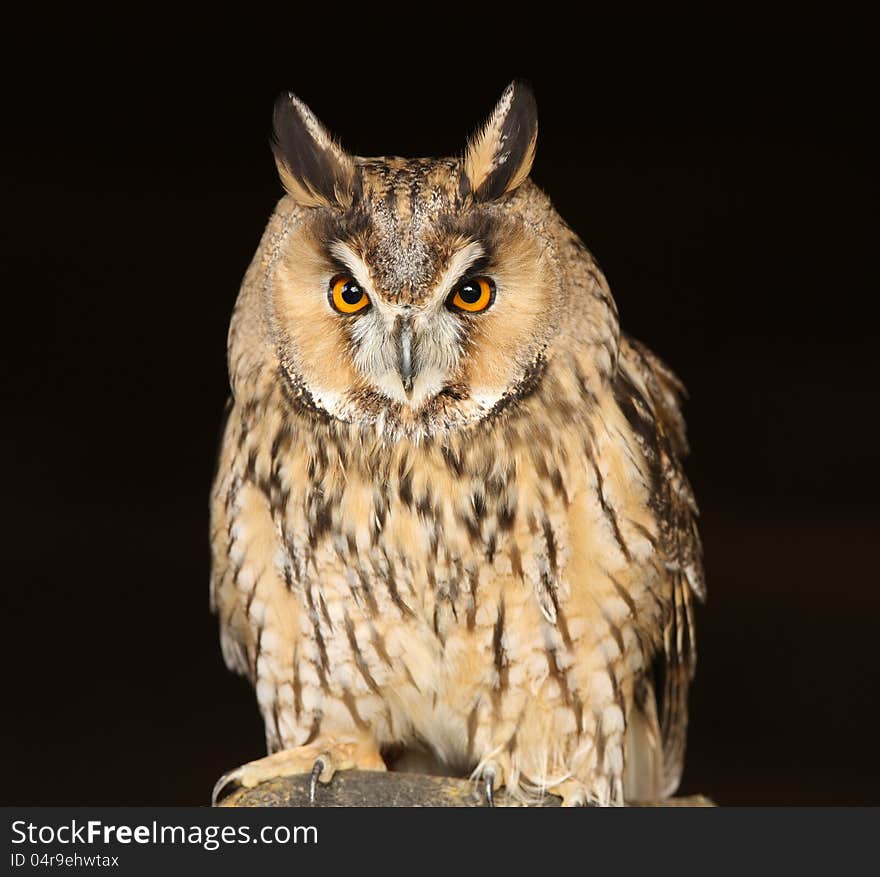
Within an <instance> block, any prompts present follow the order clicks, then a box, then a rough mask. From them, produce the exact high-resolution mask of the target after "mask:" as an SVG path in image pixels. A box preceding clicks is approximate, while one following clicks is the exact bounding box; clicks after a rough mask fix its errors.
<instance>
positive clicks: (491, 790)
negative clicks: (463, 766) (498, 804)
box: [483, 767, 495, 807]
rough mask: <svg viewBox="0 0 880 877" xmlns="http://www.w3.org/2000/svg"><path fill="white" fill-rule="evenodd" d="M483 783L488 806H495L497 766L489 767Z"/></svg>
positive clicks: (484, 774)
mask: <svg viewBox="0 0 880 877" xmlns="http://www.w3.org/2000/svg"><path fill="white" fill-rule="evenodd" d="M483 783H484V786H485V790H486V806H487V807H494V806H495V768H494V767H489V768H487V769H486V770H485V771H484V772H483Z"/></svg>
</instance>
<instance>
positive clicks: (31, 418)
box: [0, 2, 880, 804]
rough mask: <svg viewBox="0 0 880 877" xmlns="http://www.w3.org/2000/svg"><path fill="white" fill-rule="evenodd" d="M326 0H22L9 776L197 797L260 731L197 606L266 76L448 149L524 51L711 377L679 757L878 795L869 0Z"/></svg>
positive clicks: (574, 172)
mask: <svg viewBox="0 0 880 877" xmlns="http://www.w3.org/2000/svg"><path fill="white" fill-rule="evenodd" d="M316 5H317V6H318V7H320V10H316V8H315V7H314V6H312V5H311V4H310V5H309V6H305V5H304V4H299V3H289V4H287V6H286V7H283V8H282V9H280V10H275V11H273V12H271V13H270V12H269V11H268V10H262V9H260V8H258V7H257V6H255V5H253V6H251V7H249V8H246V9H244V10H242V11H240V12H239V13H238V14H233V13H231V12H228V11H226V8H225V7H223V6H221V5H219V4H216V5H214V6H211V7H206V8H204V9H196V8H195V7H192V6H187V7H186V8H185V9H184V7H183V5H182V4H181V7H180V8H179V9H177V10H176V11H173V13H172V14H167V11H166V14H163V15H160V13H159V11H158V10H157V8H156V7H155V6H151V7H149V8H146V7H144V8H139V7H138V6H137V5H127V6H126V11H125V12H119V11H118V10H116V11H114V10H113V9H111V8H109V7H108V8H107V9H106V10H104V11H103V12H102V11H99V10H98V9H97V8H96V7H93V6H90V7H89V9H90V11H89V14H88V15H87V16H86V14H85V12H83V10H82V9H81V8H80V7H79V5H78V4H76V5H75V4H69V7H65V8H61V9H50V8H49V7H40V8H39V10H38V13H37V14H38V16H39V18H36V17H32V18H31V19H30V20H28V21H24V20H18V19H14V18H12V19H9V20H8V21H7V25H8V27H7V28H5V29H6V30H7V37H8V38H9V42H10V47H9V48H11V49H12V52H11V53H10V52H7V53H6V54H5V59H6V60H5V67H6V69H5V71H4V80H5V88H4V92H5V94H6V95H7V97H6V100H5V106H4V107H3V110H2V120H3V125H4V129H5V130H4V135H3V147H4V158H3V161H2V168H0V174H2V178H3V183H2V185H3V189H2V191H3V209H2V224H3V225H2V239H3V242H4V247H5V249H7V252H6V253H5V254H4V257H3V271H4V275H5V277H4V282H3V296H4V318H3V320H2V337H3V339H4V354H5V356H6V357H7V358H8V364H7V366H6V369H5V373H4V404H3V407H2V422H0V427H2V428H0V442H2V445H0V449H2V452H3V461H4V465H3V494H4V497H5V499H6V502H5V503H4V504H3V509H4V512H3V521H2V531H3V533H4V534H5V535H6V538H5V539H4V543H5V544H4V550H3V565H2V577H3V579H2V592H0V593H2V595H3V596H2V600H3V603H4V607H5V608H4V609H3V622H4V636H3V645H4V650H5V652H6V657H5V664H4V697H3V703H4V716H3V719H2V745H0V767H2V771H0V775H2V777H3V784H2V792H0V799H2V800H4V801H6V802H8V803H13V802H15V803H44V804H48V803H104V804H123V803H125V804H135V803H180V804H187V803H201V802H204V801H206V800H207V797H208V794H209V790H210V788H211V785H212V783H213V781H214V779H215V778H216V777H217V775H219V774H220V773H221V772H222V771H223V770H225V769H227V768H229V767H232V766H234V765H236V764H239V763H241V762H243V761H245V760H248V759H250V758H254V757H257V756H259V755H260V754H262V752H263V746H264V743H263V735H262V728H261V723H260V720H259V717H258V713H257V709H256V702H255V698H254V696H253V694H252V692H251V691H250V690H249V688H248V686H247V685H246V684H245V683H244V682H243V681H241V680H240V679H237V678H234V677H232V676H231V675H230V674H229V673H228V672H227V671H226V670H225V669H224V667H223V664H222V660H221V656H220V651H219V645H218V642H217V633H216V626H215V622H214V619H213V618H211V617H210V615H209V614H208V547H207V494H208V490H209V483H210V478H211V471H212V466H213V461H214V454H215V448H216V442H217V433H218V429H219V425H220V418H221V409H222V407H223V403H224V400H225V396H226V392H227V381H226V371H225V361H224V356H225V342H226V328H227V323H228V318H229V314H230V311H231V308H232V304H233V301H234V299H235V295H236V292H237V287H238V283H239V281H240V279H241V276H242V274H243V272H244V270H245V268H246V266H247V264H248V261H249V259H250V257H251V255H252V254H253V252H254V250H255V248H256V245H257V242H258V239H259V236H260V233H261V231H262V228H263V226H264V224H265V222H266V220H267V219H268V217H269V214H270V212H271V210H272V208H273V205H274V203H275V201H276V199H277V198H278V197H279V195H280V187H279V185H278V183H277V180H276V177H275V171H274V166H273V162H272V159H271V155H270V152H269V149H268V145H267V141H268V135H269V124H270V116H271V107H272V102H273V100H274V98H275V96H276V94H277V93H278V92H279V91H281V90H282V89H288V88H290V89H293V90H295V91H296V92H297V93H298V94H299V95H300V96H301V97H303V98H304V99H305V100H306V101H307V102H308V103H309V104H310V105H311V106H312V108H313V109H314V110H315V112H316V113H317V114H318V115H319V116H320V117H321V118H322V119H323V120H324V121H325V122H326V123H327V125H328V126H329V127H330V128H331V129H332V130H333V131H334V132H336V133H337V134H338V135H339V136H340V137H341V139H342V141H343V143H344V144H345V145H346V146H347V147H348V148H349V149H350V150H351V151H353V152H357V153H360V154H383V153H385V154H393V153H397V154H403V155H420V154H450V153H454V152H457V151H459V150H460V149H461V147H462V146H463V143H464V138H465V136H466V135H467V134H468V133H469V132H470V130H471V129H472V128H473V127H474V126H475V125H476V124H477V123H478V122H480V121H482V119H483V118H484V117H485V116H486V115H487V114H488V112H489V111H490V109H491V107H492V106H493V104H494V102H495V100H496V99H497V97H498V95H499V94H500V92H501V90H502V89H503V87H504V86H505V84H506V83H507V82H508V81H509V80H510V79H511V78H513V77H514V76H521V77H525V78H527V79H529V80H531V82H532V83H533V85H534V88H535V91H536V94H537V98H538V105H539V110H540V114H541V134H540V137H539V146H538V157H537V160H536V163H535V167H534V173H533V176H534V178H535V180H536V181H537V182H538V184H539V185H541V186H542V187H543V188H545V189H546V190H547V191H548V192H549V193H550V194H551V196H552V197H553V199H554V202H555V203H556V205H557V207H558V209H559V211H560V212H561V214H562V215H563V216H564V217H565V218H566V219H567V220H568V221H569V222H570V223H571V224H572V225H573V226H574V227H575V228H576V229H577V230H578V232H579V233H580V234H581V236H582V237H583V238H584V240H585V241H586V243H587V245H588V246H589V247H590V248H591V249H592V250H593V252H595V254H596V255H597V257H598V259H599V261H600V262H601V264H602V266H603V268H604V270H605V272H606V274H607V276H608V278H609V281H610V283H611V287H612V289H613V291H614V293H615V296H616V298H617V302H618V305H619V308H620V312H621V319H622V323H623V325H624V327H625V328H626V330H627V331H629V332H630V333H632V334H634V335H635V336H637V337H639V338H640V339H642V340H643V341H645V342H646V343H648V344H649V345H650V346H651V347H652V348H654V349H655V350H656V351H657V352H658V353H659V354H660V355H661V356H663V357H664V358H665V359H666V360H667V361H668V362H669V363H670V364H671V365H672V366H673V367H674V368H675V369H676V370H677V371H678V372H679V374H680V375H681V376H682V378H683V379H684V381H685V382H686V384H687V385H688V387H689V389H690V395H691V400H690V402H689V404H688V407H687V412H686V413H687V417H688V421H689V426H690V435H691V440H692V445H693V448H694V451H693V455H692V459H691V460H690V463H689V472H690V474H691V477H692V480H693V482H694V486H695V489H696V492H697V496H698V499H699V500H700V504H701V509H702V516H703V525H702V532H703V535H704V541H705V548H706V562H707V568H708V581H709V589H710V599H709V602H708V604H707V605H706V606H705V608H704V609H702V610H701V611H700V613H699V618H698V621H699V634H700V666H699V670H698V675H697V681H696V684H695V686H694V689H693V696H692V725H691V733H690V750H689V759H688V764H687V770H686V773H685V778H684V784H683V787H682V791H683V792H705V793H708V794H712V795H714V796H715V797H716V799H717V800H718V801H719V802H721V803H728V804H733V803H819V802H826V803H829V802H830V803H865V802H875V803H876V802H877V801H878V799H880V757H878V751H880V747H878V745H877V742H876V741H877V724H878V703H877V691H878V687H877V682H878V680H877V675H878V674H877V663H878V662H877V638H878V623H877V618H878V610H880V599H878V584H880V582H878V567H877V541H878V536H880V533H878V526H877V525H878V508H877V495H878V487H880V476H878V471H877V465H876V461H877V451H876V440H877V439H876V436H877V421H878V417H877V376H878V369H877V365H876V360H875V357H876V347H877V342H876V322H875V316H876V313H875V311H876V309H875V307H874V297H875V295H876V291H877V288H878V284H877V280H878V278H877V266H876V257H875V255H874V247H873V244H874V235H875V234H876V204H877V178H876V171H875V166H876V156H877V152H876V143H875V142H874V141H873V140H872V137H871V135H872V131H871V130H870V121H871V115H872V114H873V113H874V111H875V106H874V105H875V102H876V93H875V91H874V87H873V83H872V81H871V80H872V78H873V74H874V73H875V71H874V70H872V69H871V68H872V65H871V58H870V56H871V53H872V52H873V51H874V49H873V43H874V41H875V36H876V29H875V28H874V26H873V23H872V22H871V21H870V20H869V19H868V18H867V17H866V15H865V14H863V12H862V11H861V8H860V7H859V6H858V5H853V4H849V5H847V4H828V5H827V7H825V6H821V5H818V4H810V3H807V4H798V5H797V6H795V5H791V6H780V5H774V6H772V7H771V8H769V9H767V8H764V7H766V4H760V5H757V4H756V5H755V6H754V8H753V9H752V10H748V9H747V7H746V6H744V5H743V4H714V5H712V6H711V7H710V8H711V9H712V10H713V11H712V12H707V11H706V9H705V8H703V7H700V6H698V5H693V6H690V5H688V4H681V3H672V4H669V3H667V4H663V11H662V13H661V12H660V11H657V10H658V9H659V7H660V4H657V5H656V6H645V7H639V6H637V5H633V4H614V5H610V4H599V5H596V4H590V3H584V4H577V11H574V4H571V5H569V6H568V7H563V6H559V7H555V6H553V5H552V4H548V3H541V4H534V5H533V6H532V7H531V8H526V9H515V8H514V7H513V5H512V4H511V5H510V6H509V7H501V6H495V7H484V6H481V5H480V4H476V3H469V4H466V5H463V6H461V7H459V6H457V5H447V6H436V7H429V6H427V5H424V4H416V3H414V2H413V3H411V4H408V5H403V4H394V3H391V4H382V6H381V7H378V6H377V7H375V8H373V9H370V10H369V16H365V15H361V16H356V15H354V14H353V13H351V12H350V11H349V10H347V9H345V8H343V7H342V6H339V5H334V4H330V3H327V4H316ZM864 8H865V9H866V8H867V5H866V6H865V7H864ZM652 10H654V11H652Z"/></svg>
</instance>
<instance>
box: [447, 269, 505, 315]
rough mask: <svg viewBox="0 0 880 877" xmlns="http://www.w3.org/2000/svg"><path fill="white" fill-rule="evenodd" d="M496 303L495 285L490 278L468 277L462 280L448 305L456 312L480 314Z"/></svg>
mask: <svg viewBox="0 0 880 877" xmlns="http://www.w3.org/2000/svg"><path fill="white" fill-rule="evenodd" d="M493 301H495V284H494V283H493V282H492V281H491V280H490V279H489V278H488V277H468V278H466V279H465V280H460V281H459V282H458V283H457V284H456V286H455V289H453V290H452V293H451V294H450V296H449V298H448V299H447V300H446V304H447V305H448V306H449V307H450V308H452V309H453V310H456V311H465V312H466V313H469V314H478V313H480V311H485V310H486V308H488V307H489V306H490V305H491V304H492V302H493Z"/></svg>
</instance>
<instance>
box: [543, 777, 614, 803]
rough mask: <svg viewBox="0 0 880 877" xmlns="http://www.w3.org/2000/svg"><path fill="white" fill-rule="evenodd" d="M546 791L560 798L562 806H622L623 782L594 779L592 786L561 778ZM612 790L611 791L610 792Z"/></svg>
mask: <svg viewBox="0 0 880 877" xmlns="http://www.w3.org/2000/svg"><path fill="white" fill-rule="evenodd" d="M547 791H548V792H549V793H550V794H551V795H558V796H559V797H560V798H562V806H563V807H622V806H623V784H622V782H621V781H620V780H615V781H614V782H613V783H611V782H609V781H608V780H607V779H605V778H600V779H599V780H595V781H594V783H593V785H592V786H587V785H586V784H585V783H583V782H581V781H580V780H576V779H568V780H563V781H562V782H561V783H557V784H556V785H555V786H550V787H549V788H548V789H547ZM612 792H613V793H612Z"/></svg>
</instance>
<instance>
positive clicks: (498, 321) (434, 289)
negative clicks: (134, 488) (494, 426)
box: [270, 86, 560, 433]
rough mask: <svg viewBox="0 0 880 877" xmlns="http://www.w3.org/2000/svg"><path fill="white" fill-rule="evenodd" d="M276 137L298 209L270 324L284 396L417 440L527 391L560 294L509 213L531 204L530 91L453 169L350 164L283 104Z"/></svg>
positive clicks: (499, 111)
mask: <svg viewBox="0 0 880 877" xmlns="http://www.w3.org/2000/svg"><path fill="white" fill-rule="evenodd" d="M275 129H276V144H275V152H276V159H277V161H278V166H279V170H280V173H281V177H282V180H283V182H284V184H285V187H286V188H287V190H288V193H289V194H290V196H291V197H292V198H293V199H294V200H295V201H296V202H297V205H298V206H297V209H296V210H294V211H293V212H292V213H291V217H292V221H291V222H290V224H289V230H288V232H287V233H286V234H285V236H284V239H283V243H282V247H281V252H280V253H279V256H278V259H277V261H276V267H275V270H274V275H273V279H272V283H271V307H270V314H271V320H272V322H273V330H274V331H273V337H274V338H275V343H276V347H277V353H278V357H279V359H280V362H281V366H282V370H283V372H284V373H285V375H286V376H287V378H288V379H289V380H291V381H292V382H294V383H295V384H296V385H297V389H298V390H300V391H306V392H307V393H308V395H309V397H310V400H311V403H312V404H313V405H315V406H316V407H318V408H320V409H322V410H323V411H324V412H326V413H327V414H328V415H330V416H331V417H333V418H336V419H339V420H342V421H345V422H351V423H360V424H379V425H380V426H381V427H382V428H383V429H385V430H389V429H390V430H392V431H398V430H402V431H404V432H421V433H424V432H433V431H436V429H437V428H443V427H447V428H450V427H456V426H461V425H464V424H467V423H471V422H474V421H475V420H479V419H481V418H483V417H486V416H489V415H490V414H491V413H492V412H494V411H497V410H498V408H499V406H503V405H504V404H505V402H506V400H509V399H511V398H516V397H517V395H518V394H521V393H524V392H526V391H527V390H528V388H529V387H530V385H531V384H533V383H534V380H535V377H536V374H537V373H538V372H539V371H540V369H541V368H542V365H543V358H542V356H543V351H544V349H545V347H546V345H547V342H548V339H549V337H550V336H551V334H552V331H553V326H554V319H555V315H556V313H557V311H558V306H559V299H560V294H559V290H560V283H559V278H558V277H557V269H556V262H555V259H554V258H552V257H551V256H550V255H549V251H548V248H547V246H546V240H544V239H543V238H542V236H541V232H540V224H539V223H535V222H534V221H532V222H529V221H526V220H525V219H524V217H523V212H524V211H523V210H522V209H521V208H522V203H524V202H526V201H528V200H530V199H531V200H532V201H534V200H539V201H540V199H541V198H543V196H541V195H540V194H539V193H537V190H536V189H534V187H532V186H530V185H526V186H525V187H521V184H522V183H523V182H524V181H525V179H526V177H527V175H528V171H529V168H530V166H531V160H532V156H533V153H534V144H535V137H536V133H537V128H536V116H535V109H534V103H533V99H532V97H531V94H530V93H529V92H528V91H526V90H524V89H523V88H522V87H521V86H512V87H511V88H509V89H508V90H507V92H505V94H504V96H503V97H502V99H501V102H500V103H499V105H498V107H497V108H496V110H495V113H494V114H493V116H492V117H491V118H490V119H489V122H488V123H487V126H486V128H485V129H484V131H483V132H482V133H481V134H480V135H479V136H478V137H477V138H475V140H474V141H473V142H472V143H471V145H470V147H469V150H468V152H467V154H466V155H465V157H464V158H463V159H412V160H406V159H399V158H380V159H361V158H352V157H350V156H348V155H346V154H345V153H344V152H342V150H341V149H340V148H339V147H338V146H337V145H336V144H334V143H333V142H332V141H331V140H330V138H329V137H328V136H327V135H326V132H324V130H323V128H321V127H320V125H319V123H318V122H317V120H315V118H314V116H312V114H311V113H310V112H309V110H308V109H307V108H306V107H305V106H304V105H303V104H301V103H300V102H299V101H298V100H297V99H295V98H292V97H287V96H286V97H284V98H282V99H281V100H280V101H279V103H278V104H277V105H276V117H275ZM547 209H548V210H549V209H550V208H549V204H548V205H547ZM526 212H527V211H526Z"/></svg>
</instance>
